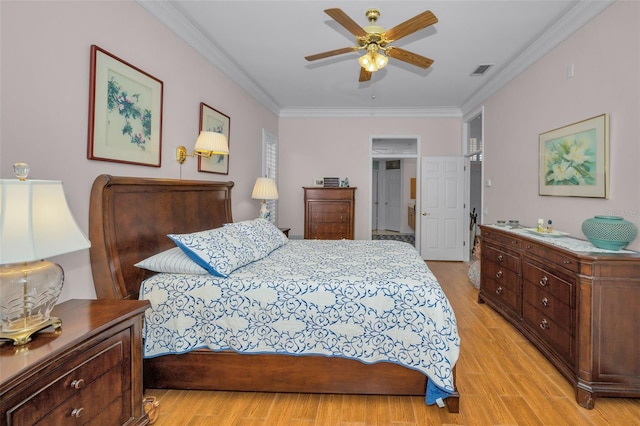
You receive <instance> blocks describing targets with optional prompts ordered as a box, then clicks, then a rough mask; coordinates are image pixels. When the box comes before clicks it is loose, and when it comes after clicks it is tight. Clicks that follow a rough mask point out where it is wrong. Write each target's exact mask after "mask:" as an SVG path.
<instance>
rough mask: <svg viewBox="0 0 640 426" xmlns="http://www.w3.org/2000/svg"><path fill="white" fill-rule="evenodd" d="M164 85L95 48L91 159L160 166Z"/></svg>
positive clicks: (92, 63) (93, 47)
mask: <svg viewBox="0 0 640 426" xmlns="http://www.w3.org/2000/svg"><path fill="white" fill-rule="evenodd" d="M162 95H163V84H162V81H160V80H158V79H157V78H155V77H153V76H152V75H150V74H148V73H146V72H144V71H142V70H141V69H139V68H136V67H135V66H133V65H131V64H129V63H128V62H125V61H123V60H122V59H120V58H118V57H117V56H115V55H113V54H111V53H109V52H107V51H106V50H104V49H101V48H99V47H98V46H95V45H92V46H91V74H90V87H89V141H88V147H87V158H89V159H90V160H101V161H115V162H118V163H131V164H139V165H143V166H150V167H160V163H161V148H162Z"/></svg>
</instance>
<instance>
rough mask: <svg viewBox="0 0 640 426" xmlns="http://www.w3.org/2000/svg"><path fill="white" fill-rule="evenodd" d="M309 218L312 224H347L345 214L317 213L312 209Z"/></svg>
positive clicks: (346, 214) (347, 216)
mask: <svg viewBox="0 0 640 426" xmlns="http://www.w3.org/2000/svg"><path fill="white" fill-rule="evenodd" d="M311 218H312V219H313V223H348V222H349V214H348V213H347V212H330V211H318V209H315V208H314V209H313V211H312V212H311Z"/></svg>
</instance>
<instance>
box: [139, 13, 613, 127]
mask: <svg viewBox="0 0 640 426" xmlns="http://www.w3.org/2000/svg"><path fill="white" fill-rule="evenodd" d="M136 2H137V3H138V4H139V5H140V6H142V7H143V8H144V9H146V10H147V11H148V12H149V13H150V14H151V15H153V16H154V17H155V18H156V19H158V20H159V21H160V22H162V23H163V24H165V25H166V26H167V27H168V28H169V29H171V30H172V31H173V32H175V33H176V34H177V35H178V36H179V37H181V38H182V39H183V40H184V41H185V42H186V43H187V44H188V45H190V46H191V47H193V48H194V49H195V50H196V51H198V52H199V53H200V54H201V55H202V56H204V57H205V58H206V59H207V60H208V61H209V62H210V63H211V64H213V65H214V66H215V67H216V68H218V69H219V70H220V71H221V72H222V73H224V74H225V75H226V76H227V77H229V78H230V79H231V80H232V81H234V82H235V83H236V84H238V85H239V86H240V87H241V88H242V89H244V90H245V91H246V92H247V93H248V94H249V95H251V96H253V97H254V98H255V99H256V100H257V101H258V102H259V103H260V104H262V105H263V106H264V107H265V108H267V109H268V110H269V111H271V112H272V113H273V114H274V115H276V116H279V117H283V118H303V117H309V118H329V117H344V118H357V117H397V118H399V117H402V118H425V117H428V118H434V117H462V116H464V115H465V114H468V112H469V111H472V110H474V109H476V108H478V107H479V106H480V105H481V104H482V103H483V102H484V101H486V100H487V99H488V98H489V97H491V96H492V95H494V94H495V93H496V92H498V91H499V90H500V89H501V88H502V87H504V86H505V85H506V84H507V83H508V82H510V81H511V80H513V79H514V78H515V77H517V76H518V75H519V74H520V73H522V72H523V71H524V70H526V69H527V68H528V67H529V66H531V65H532V64H534V63H535V62H536V61H537V60H538V59H540V58H542V57H543V56H544V55H546V54H547V53H549V52H550V51H551V50H552V49H553V48H555V47H556V46H557V45H559V44H560V43H562V42H563V41H564V40H566V39H567V38H568V37H569V36H570V35H572V34H573V33H574V32H576V31H577V30H578V29H580V28H581V27H582V26H584V25H585V24H586V23H588V22H589V21H590V20H591V19H593V18H594V17H595V16H597V15H598V14H599V13H601V12H602V11H603V10H605V9H606V8H607V7H609V6H610V5H611V4H613V3H614V2H615V0H580V1H578V2H577V3H576V4H575V5H574V6H573V7H572V8H571V9H569V10H568V11H567V13H565V14H564V15H563V16H562V17H560V18H559V19H558V20H557V21H556V22H554V23H553V24H551V25H550V26H549V28H547V29H546V30H545V31H544V32H543V33H542V34H540V36H539V37H538V38H537V39H536V40H535V41H534V42H533V43H532V44H531V45H529V46H528V47H527V48H526V49H524V50H523V51H521V52H520V53H519V54H518V55H517V56H516V57H515V58H514V60H513V61H511V62H510V63H508V64H507V65H506V66H505V67H504V68H502V69H501V70H500V71H499V72H498V73H497V74H496V75H495V76H494V77H493V78H491V79H490V80H489V81H488V82H487V83H486V84H484V85H483V86H482V87H481V88H480V89H478V90H477V91H476V92H475V93H474V94H473V95H471V96H470V97H469V98H468V99H467V100H466V101H465V102H464V103H463V104H462V106H461V107H460V108H456V107H442V108H424V109H423V108H385V109H378V108H282V107H281V106H280V105H278V104H277V102H276V101H275V100H274V99H273V98H272V97H271V96H270V95H269V94H268V93H267V92H266V91H265V90H264V89H262V88H261V87H260V86H259V85H258V84H256V82H255V81H253V80H252V79H251V78H250V77H249V76H248V75H247V74H246V73H245V72H244V71H243V70H242V69H241V68H240V67H239V66H238V65H237V64H236V63H235V62H233V61H232V60H231V59H230V58H229V57H228V56H227V55H225V54H224V53H223V52H222V51H220V50H219V49H218V48H217V47H216V46H215V44H214V43H213V42H212V41H211V40H209V39H208V38H206V37H205V36H204V34H203V33H202V32H201V31H199V30H198V29H197V28H196V27H195V26H194V25H193V23H192V22H191V21H189V20H188V19H186V18H185V17H184V15H183V14H182V12H181V11H180V10H179V9H178V8H177V7H176V6H174V5H173V3H172V2H171V1H169V0H136Z"/></svg>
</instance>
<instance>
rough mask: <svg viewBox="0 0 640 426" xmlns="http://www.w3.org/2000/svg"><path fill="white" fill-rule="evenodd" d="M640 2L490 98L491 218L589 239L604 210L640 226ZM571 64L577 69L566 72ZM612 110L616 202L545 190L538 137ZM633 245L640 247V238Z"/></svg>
mask: <svg viewBox="0 0 640 426" xmlns="http://www.w3.org/2000/svg"><path fill="white" fill-rule="evenodd" d="M639 22H640V3H639V2H632V1H618V2H616V3H614V4H613V5H612V6H610V7H609V8H607V9H606V10H605V11H604V12H602V13H601V14H600V15H598V16H597V17H596V18H594V19H593V20H592V21H591V22H590V23H589V24H587V25H586V26H585V27H583V28H582V29H580V30H579V31H578V32H576V33H575V34H573V35H572V36H571V37H570V38H569V39H567V40H566V41H565V42H564V43H562V44H561V45H559V46H558V47H557V48H555V49H554V50H553V51H551V52H550V53H549V54H547V55H546V56H545V57H543V58H542V59H540V60H539V61H537V63H535V64H534V65H533V66H531V67H530V68H529V69H528V70H526V71H525V72H524V73H522V74H521V75H520V76H518V77H517V78H516V79H514V80H513V81H512V82H510V83H509V84H508V85H507V86H506V87H504V88H503V89H502V90H500V91H499V92H498V93H497V94H496V95H495V96H493V97H491V98H490V99H489V100H487V101H486V102H485V110H484V111H485V113H484V123H485V129H484V131H485V134H484V138H485V139H484V148H485V150H484V158H485V162H484V178H485V179H491V180H492V186H491V187H490V188H487V187H484V207H485V209H487V211H488V214H486V215H484V217H483V222H484V223H493V222H495V221H496V220H497V219H519V220H520V222H521V223H524V224H535V222H536V219H537V218H545V219H552V220H553V223H554V225H555V229H558V230H562V231H566V232H569V233H571V234H572V235H574V236H576V237H578V238H584V236H583V234H582V231H581V224H582V222H583V221H584V219H586V218H589V217H592V216H594V215H596V214H608V215H611V214H613V215H619V216H623V217H625V218H626V219H628V220H630V221H632V222H634V223H635V224H636V225H638V226H639V227H640V190H639V188H640V167H639V166H638V160H639V159H640V143H639V141H638V138H639V135H640V118H639V117H640V25H638V23H639ZM569 64H573V65H574V70H575V75H574V77H573V78H571V79H567V78H566V69H567V66H568V65H569ZM603 113H608V114H609V116H610V177H611V180H610V183H611V186H610V187H611V191H610V196H609V199H608V200H605V199H590V198H577V197H548V196H545V197H543V196H539V195H538V135H539V134H540V133H544V132H546V131H548V130H553V129H556V128H558V127H562V126H565V125H568V124H571V123H574V122H577V121H581V120H584V119H587V118H591V117H594V116H597V115H600V114H603ZM629 248H632V249H635V250H638V249H640V239H636V240H635V242H634V243H632V245H630V246H629Z"/></svg>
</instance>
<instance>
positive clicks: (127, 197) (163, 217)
mask: <svg viewBox="0 0 640 426" xmlns="http://www.w3.org/2000/svg"><path fill="white" fill-rule="evenodd" d="M233 185H234V184H233V182H211V181H194V180H172V179H152V178H135V177H115V176H109V175H100V176H98V177H97V178H96V180H95V181H94V183H93V187H92V189H91V199H90V209H89V239H90V240H91V249H90V255H91V267H92V273H93V282H94V286H95V289H96V294H97V296H98V298H100V299H137V298H138V292H139V289H140V284H141V282H142V281H143V280H144V279H145V278H147V277H149V276H151V275H152V274H153V273H151V272H149V271H145V270H144V269H140V268H137V267H135V266H134V264H135V263H137V262H139V261H140V260H142V259H145V258H147V257H149V256H151V255H153V254H156V253H159V252H160V251H163V250H166V249H169V248H171V247H174V246H175V244H174V243H173V242H172V241H171V240H170V239H169V238H168V237H167V236H166V235H167V234H169V233H191V232H196V231H202V230H205V229H211V228H216V227H219V226H222V225H223V224H224V223H228V222H232V215H231V189H232V187H233ZM143 364H144V386H145V388H172V389H205V390H234V391H263V392H302V393H341V394H380V395H422V396H424V394H425V391H426V380H427V379H426V377H425V376H424V375H423V374H421V373H420V372H418V371H414V370H411V369H408V368H405V367H401V366H399V365H397V364H391V363H377V364H364V363H361V362H359V361H356V360H350V359H342V358H330V357H323V356H304V357H302V356H291V355H253V354H251V355H250V354H238V353H235V352H213V351H210V350H206V349H202V350H195V351H192V352H189V353H185V354H181V355H164V356H160V357H156V358H150V359H145V360H144V362H143ZM454 374H455V371H454ZM445 403H446V404H447V407H448V409H449V411H450V412H458V409H459V396H458V395H457V394H456V395H455V396H452V397H449V398H447V399H446V400H445Z"/></svg>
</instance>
